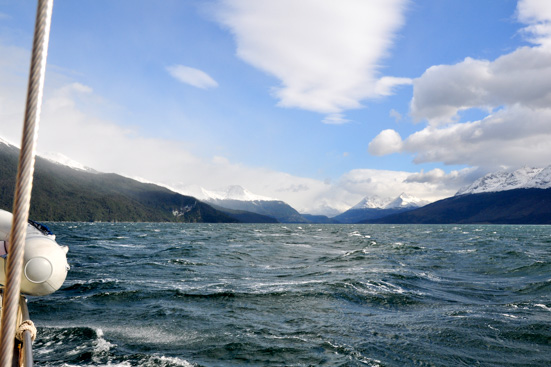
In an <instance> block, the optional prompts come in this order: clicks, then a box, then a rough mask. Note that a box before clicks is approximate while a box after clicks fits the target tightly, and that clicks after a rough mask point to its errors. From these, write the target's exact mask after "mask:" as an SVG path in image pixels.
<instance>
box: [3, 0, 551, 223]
mask: <svg viewBox="0 0 551 367" xmlns="http://www.w3.org/2000/svg"><path fill="white" fill-rule="evenodd" d="M35 12H36V3H35V2H34V1H28V0H0V137H2V138H4V139H6V140H8V141H11V142H13V143H15V144H16V145H19V142H20V139H21V130H22V121H23V111H24V105H25V91H26V86H27V78H28V68H29V61H30V48H31V44H32V34H33V28H34V17H35ZM550 135H551V1H548V0H519V1H514V0H461V1H460V0H339V1H336V0H277V1H276V0H180V1H178V0H164V1H153V0H118V1H109V0H79V1H70V0H56V1H55V2H54V9H53V19H52V28H51V34H50V47H49V54H48V67H47V74H46V82H45V92H44V104H43V110H42V119H41V123H40V132H39V139H38V153H39V154H41V155H46V156H50V157H67V158H69V159H71V160H74V161H76V162H78V163H80V164H82V165H84V166H86V167H91V168H93V169H96V170H98V171H101V172H114V173H119V174H123V175H126V176H129V177H132V178H137V179H141V180H144V181H148V182H154V183H159V184H163V185H166V186H168V187H171V188H173V189H174V190H177V191H178V192H181V193H184V194H191V195H194V196H197V197H199V198H200V193H201V188H205V189H208V190H220V189H223V188H225V187H227V186H230V185H240V186H242V187H244V188H245V189H247V190H248V191H250V192H252V193H254V194H257V195H262V196H265V197H270V198H274V199H279V200H284V201H285V202H287V203H289V204H290V205H291V206H293V207H294V208H295V209H297V210H299V211H300V212H302V213H312V214H327V215H334V214H336V213H338V212H340V211H344V210H346V209H348V208H350V207H352V206H353V205H355V204H357V203H358V202H359V201H360V200H362V199H363V198H364V197H366V196H375V195H377V196H380V197H383V198H386V197H396V196H398V195H400V194H401V193H407V194H409V195H412V196H416V197H418V198H420V199H423V200H430V201H434V200H438V199H441V198H445V197H449V196H452V195H454V194H455V193H456V192H457V191H458V190H459V189H460V188H461V187H463V186H465V185H467V184H469V183H471V182H472V181H474V180H475V179H477V178H478V177H480V176H482V175H483V174H485V173H488V172H493V171H497V170H513V169H517V168H520V167H523V166H534V167H545V166H547V165H549V164H550V163H551V144H549V141H551V136H550Z"/></svg>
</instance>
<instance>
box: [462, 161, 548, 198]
mask: <svg viewBox="0 0 551 367" xmlns="http://www.w3.org/2000/svg"><path fill="white" fill-rule="evenodd" d="M530 188H537V189H548V188H551V166H547V167H545V168H533V167H523V168H520V169H518V170H516V171H513V172H494V173H489V174H487V175H486V176H484V177H482V178H479V179H478V180H476V181H475V182H473V183H472V184H471V185H469V186H467V187H464V188H462V189H460V190H459V191H458V192H457V193H456V194H455V195H456V196H460V195H467V194H479V193H483V192H498V191H506V190H513V189H530Z"/></svg>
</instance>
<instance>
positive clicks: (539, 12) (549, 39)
mask: <svg viewBox="0 0 551 367" xmlns="http://www.w3.org/2000/svg"><path fill="white" fill-rule="evenodd" d="M517 17H518V20H519V21H520V22H522V23H524V24H528V26H527V27H525V28H523V29H522V30H521V31H522V33H524V34H525V35H526V36H527V38H528V39H529V40H530V41H531V42H533V43H535V44H540V45H543V46H547V47H548V46H551V3H550V2H549V1H541V0H519V2H518V4H517Z"/></svg>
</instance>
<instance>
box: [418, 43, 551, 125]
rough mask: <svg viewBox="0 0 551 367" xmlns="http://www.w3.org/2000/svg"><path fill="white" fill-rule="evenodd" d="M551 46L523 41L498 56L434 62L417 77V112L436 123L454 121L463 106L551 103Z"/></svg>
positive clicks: (421, 116) (531, 105) (420, 117)
mask: <svg viewBox="0 0 551 367" xmlns="http://www.w3.org/2000/svg"><path fill="white" fill-rule="evenodd" d="M549 80H551V49H546V48H540V47H522V48H519V49H518V50H516V51H514V52H512V53H510V54H507V55H504V56H501V57H499V58H498V59H496V60H495V61H493V62H490V61H487V60H475V59H472V58H466V59H465V60H464V61H463V62H461V63H459V64H455V65H438V66H433V67H431V68H429V69H428V70H427V71H426V72H425V73H424V74H423V75H422V76H421V77H420V78H418V79H416V80H415V81H414V83H413V85H414V89H413V99H412V101H411V115H412V116H413V117H414V118H415V119H417V120H421V119H426V120H428V122H429V123H430V124H431V125H441V124H445V123H450V122H454V121H456V120H457V118H458V113H459V112H460V111H462V110H467V109H471V108H480V109H486V110H492V109H494V108H497V107H500V106H503V105H513V104H521V105H523V106H526V107H530V108H547V107H548V106H551V83H549Z"/></svg>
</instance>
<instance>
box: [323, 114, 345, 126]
mask: <svg viewBox="0 0 551 367" xmlns="http://www.w3.org/2000/svg"><path fill="white" fill-rule="evenodd" d="M349 121H350V120H347V119H346V118H344V115H343V114H342V113H333V114H331V115H327V116H326V117H325V118H324V119H323V121H322V122H323V123H324V124H328V125H341V124H346V123H347V122H349Z"/></svg>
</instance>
